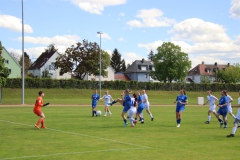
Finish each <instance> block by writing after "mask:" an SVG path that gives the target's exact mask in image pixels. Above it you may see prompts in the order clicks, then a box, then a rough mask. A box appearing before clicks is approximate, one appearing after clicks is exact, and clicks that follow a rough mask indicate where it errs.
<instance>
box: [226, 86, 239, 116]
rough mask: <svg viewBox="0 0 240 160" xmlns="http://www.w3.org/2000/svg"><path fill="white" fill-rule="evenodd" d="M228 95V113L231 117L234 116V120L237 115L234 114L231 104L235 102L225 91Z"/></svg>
mask: <svg viewBox="0 0 240 160" xmlns="http://www.w3.org/2000/svg"><path fill="white" fill-rule="evenodd" d="M225 91H226V93H227V98H228V105H227V108H228V113H229V114H230V116H232V117H233V118H234V119H235V118H236V117H235V115H234V114H233V113H232V104H231V102H232V101H233V99H232V97H231V96H230V95H229V94H228V91H227V90H225Z"/></svg>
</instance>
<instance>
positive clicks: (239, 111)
mask: <svg viewBox="0 0 240 160" xmlns="http://www.w3.org/2000/svg"><path fill="white" fill-rule="evenodd" d="M238 105H240V97H239V98H238ZM236 118H237V119H239V120H240V108H238V112H237V115H236Z"/></svg>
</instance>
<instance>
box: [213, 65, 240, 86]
mask: <svg viewBox="0 0 240 160" xmlns="http://www.w3.org/2000/svg"><path fill="white" fill-rule="evenodd" d="M217 78H218V79H219V80H221V81H223V82H225V83H239V82H240V64H239V63H236V64H233V65H231V66H228V67H227V68H225V70H218V72H217Z"/></svg>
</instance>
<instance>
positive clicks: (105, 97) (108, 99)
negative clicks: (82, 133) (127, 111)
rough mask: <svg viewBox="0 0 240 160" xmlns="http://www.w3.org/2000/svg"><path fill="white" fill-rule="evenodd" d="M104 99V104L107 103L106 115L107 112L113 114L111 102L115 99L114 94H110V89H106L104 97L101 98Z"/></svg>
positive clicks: (105, 114)
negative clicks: (110, 107)
mask: <svg viewBox="0 0 240 160" xmlns="http://www.w3.org/2000/svg"><path fill="white" fill-rule="evenodd" d="M102 99H104V105H105V113H104V117H106V116H107V113H108V114H109V115H112V113H111V111H110V110H109V104H110V102H111V100H112V101H113V98H112V96H111V95H109V94H108V91H106V92H105V94H104V96H103V97H102V98H100V100H102Z"/></svg>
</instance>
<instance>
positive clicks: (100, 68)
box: [97, 32, 103, 97]
mask: <svg viewBox="0 0 240 160" xmlns="http://www.w3.org/2000/svg"><path fill="white" fill-rule="evenodd" d="M97 34H99V35H100V53H99V54H100V55H99V95H100V97H101V77H102V49H101V35H102V34H103V33H102V32H97Z"/></svg>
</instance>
